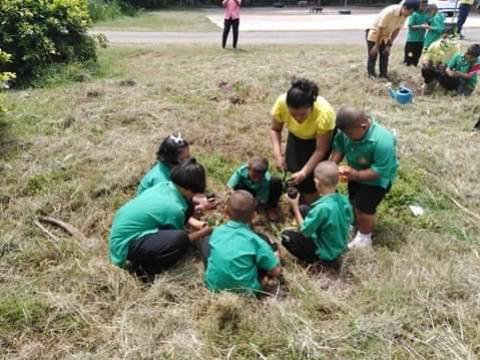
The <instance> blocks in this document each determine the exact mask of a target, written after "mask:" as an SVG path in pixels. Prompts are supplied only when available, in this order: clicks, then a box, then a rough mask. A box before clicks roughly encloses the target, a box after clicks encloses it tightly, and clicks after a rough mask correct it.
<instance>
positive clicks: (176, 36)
mask: <svg viewBox="0 0 480 360" xmlns="http://www.w3.org/2000/svg"><path fill="white" fill-rule="evenodd" d="M102 32H103V33H104V34H105V35H106V36H107V38H108V40H109V41H110V43H112V44H151V45H157V44H218V43H220V30H219V31H218V32H206V33H185V32H130V31H102ZM465 32H466V36H467V39H465V40H466V42H467V43H470V42H480V28H469V29H466V30H465ZM404 36H405V31H403V32H402V34H401V37H404ZM399 40H400V41H402V42H403V41H404V39H399ZM364 42H365V35H364V32H363V31H361V30H335V31H271V32H269V31H246V32H240V40H239V43H240V44H349V45H353V44H359V45H363V44H364Z"/></svg>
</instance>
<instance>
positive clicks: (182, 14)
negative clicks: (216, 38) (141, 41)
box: [95, 9, 219, 32]
mask: <svg viewBox="0 0 480 360" xmlns="http://www.w3.org/2000/svg"><path fill="white" fill-rule="evenodd" d="M106 29H108V30H122V31H173V32H175V31H179V32H211V31H219V28H218V26H216V25H215V24H213V23H212V22H211V21H210V20H208V18H207V17H206V11H203V10H198V9H197V10H190V11H189V10H161V11H141V12H139V14H138V15H137V16H120V17H118V18H115V19H112V20H105V21H100V22H98V23H96V24H95V30H106Z"/></svg>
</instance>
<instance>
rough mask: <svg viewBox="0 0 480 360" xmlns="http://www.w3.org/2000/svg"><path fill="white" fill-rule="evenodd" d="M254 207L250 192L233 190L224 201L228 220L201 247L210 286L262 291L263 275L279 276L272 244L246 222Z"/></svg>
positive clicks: (244, 290) (278, 264) (245, 291)
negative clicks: (225, 201)
mask: <svg viewBox="0 0 480 360" xmlns="http://www.w3.org/2000/svg"><path fill="white" fill-rule="evenodd" d="M255 207H256V200H255V198H254V197H253V195H252V194H250V193H249V192H247V191H245V190H237V191H235V192H233V194H232V195H231V196H230V198H229V199H228V203H227V213H228V215H229V217H230V220H229V221H228V222H227V223H226V224H223V225H221V226H219V227H218V228H216V229H215V230H214V231H213V233H212V235H211V236H210V238H209V239H205V240H203V244H202V248H201V251H202V256H203V257H204V261H206V264H207V265H206V267H207V268H206V271H205V284H206V286H207V288H208V289H209V290H211V291H214V292H218V291H222V290H227V291H231V292H239V293H247V294H253V295H261V294H262V293H264V289H263V286H262V281H263V280H264V277H265V276H266V277H278V276H280V274H281V272H282V267H281V265H280V261H279V259H278V257H277V256H276V255H275V253H274V251H273V249H272V246H271V244H269V242H267V240H266V239H263V238H262V237H261V236H260V235H259V234H257V233H255V232H254V231H253V230H252V228H251V227H250V225H249V223H250V221H251V219H252V216H253V214H254V212H255Z"/></svg>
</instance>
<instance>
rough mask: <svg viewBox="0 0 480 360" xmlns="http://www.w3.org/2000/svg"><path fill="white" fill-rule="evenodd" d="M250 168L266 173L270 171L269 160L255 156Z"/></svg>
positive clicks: (250, 162)
mask: <svg viewBox="0 0 480 360" xmlns="http://www.w3.org/2000/svg"><path fill="white" fill-rule="evenodd" d="M248 168H249V169H253V170H254V171H256V172H259V173H264V172H266V171H267V170H268V160H267V159H266V158H264V157H263V156H259V155H255V156H254V157H252V158H251V159H250V160H249V161H248Z"/></svg>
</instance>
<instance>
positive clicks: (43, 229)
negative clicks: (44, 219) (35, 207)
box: [33, 220, 58, 241]
mask: <svg viewBox="0 0 480 360" xmlns="http://www.w3.org/2000/svg"><path fill="white" fill-rule="evenodd" d="M33 223H34V224H35V226H36V227H38V228H39V229H40V230H42V232H43V233H44V234H46V235H47V236H48V237H50V238H51V239H53V240H55V241H58V237H56V236H55V235H53V234H52V233H51V232H50V231H49V230H48V229H47V228H46V227H45V226H43V225H42V224H40V222H39V221H38V220H33Z"/></svg>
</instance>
